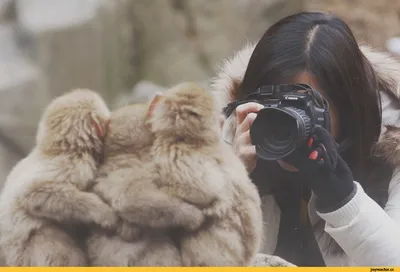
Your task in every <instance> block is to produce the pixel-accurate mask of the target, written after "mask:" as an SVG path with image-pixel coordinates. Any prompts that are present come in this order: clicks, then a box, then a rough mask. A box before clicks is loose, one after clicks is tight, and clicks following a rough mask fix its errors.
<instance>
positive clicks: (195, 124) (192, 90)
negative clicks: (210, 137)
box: [147, 82, 219, 138]
mask: <svg viewBox="0 0 400 272" xmlns="http://www.w3.org/2000/svg"><path fill="white" fill-rule="evenodd" d="M150 115H151V116H150V117H149V119H148V122H147V123H148V124H149V127H150V128H151V130H152V131H153V132H154V133H155V134H156V137H157V136H172V137H174V136H176V137H184V138H204V137H206V134H207V133H209V132H210V131H212V132H215V131H216V130H215V129H216V128H217V127H219V119H218V115H217V114H216V111H215V107H214V100H213V97H212V94H211V93H210V92H208V91H206V90H205V89H203V88H201V87H200V86H199V85H197V84H195V83H191V82H186V83H181V84H178V85H176V86H174V87H172V88H171V89H168V90H167V91H166V92H165V93H164V94H162V95H159V96H157V97H156V99H155V100H153V103H152V105H151V107H150Z"/></svg>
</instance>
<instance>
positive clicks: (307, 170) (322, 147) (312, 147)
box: [291, 126, 356, 213]
mask: <svg viewBox="0 0 400 272" xmlns="http://www.w3.org/2000/svg"><path fill="white" fill-rule="evenodd" d="M337 146H338V145H337V144H336V142H334V140H333V139H332V137H331V135H330V133H329V132H328V131H327V130H326V129H324V128H322V127H320V126H318V127H316V129H315V132H314V134H313V135H312V136H311V137H310V138H309V140H308V143H307V144H306V145H304V147H302V148H301V149H299V154H298V155H297V158H298V159H297V160H296V162H294V163H292V162H291V163H292V164H293V166H295V167H296V168H298V169H299V173H298V174H299V175H301V176H302V178H303V179H304V180H305V182H306V183H307V185H308V186H309V187H310V188H311V190H312V191H313V192H314V194H315V195H316V196H317V202H316V205H317V210H318V211H319V212H323V213H326V212H332V211H335V210H337V209H339V208H341V207H343V206H344V205H345V204H346V203H347V202H349V201H350V200H351V199H352V198H353V196H354V194H355V192H356V186H355V184H354V182H353V175H352V172H351V170H350V168H349V167H348V165H347V164H346V162H345V161H344V160H343V159H342V158H341V157H340V155H339V153H338V151H337Z"/></svg>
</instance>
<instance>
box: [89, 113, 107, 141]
mask: <svg viewBox="0 0 400 272" xmlns="http://www.w3.org/2000/svg"><path fill="white" fill-rule="evenodd" d="M91 119H92V125H93V126H94V128H95V129H96V132H97V137H99V138H102V137H103V136H104V134H105V131H104V129H103V126H102V125H101V124H100V121H99V120H98V119H97V118H95V117H94V116H91Z"/></svg>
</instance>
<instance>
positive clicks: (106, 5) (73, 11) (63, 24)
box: [16, 0, 135, 101]
mask: <svg viewBox="0 0 400 272" xmlns="http://www.w3.org/2000/svg"><path fill="white" fill-rule="evenodd" d="M16 1H17V2H16V10H17V20H18V25H19V32H20V40H21V43H23V44H24V46H25V47H24V49H25V51H26V52H28V53H29V56H30V57H31V59H32V60H33V62H34V63H35V64H37V65H38V67H39V68H40V69H41V70H42V71H43V73H44V74H45V75H46V89H47V93H48V95H49V98H53V97H54V96H58V95H60V94H62V93H64V92H65V91H67V90H69V89H71V88H77V87H84V88H90V89H93V90H96V91H98V92H100V93H101V94H102V95H103V96H104V97H105V98H106V99H107V100H108V101H110V100H111V99H112V98H113V96H114V95H115V94H116V93H115V92H116V91H119V90H122V89H123V87H124V84H125V83H126V82H125V81H127V80H126V78H127V77H128V76H127V75H131V73H126V71H128V70H129V69H130V68H131V59H130V57H129V54H130V53H128V52H135V47H134V44H133V39H134V38H133V31H132V33H131V31H130V29H129V27H132V25H133V23H132V21H128V19H129V18H131V17H132V16H130V13H127V14H125V13H124V12H126V11H127V10H129V7H130V6H132V3H131V1H127V0H115V1H108V0H86V1H81V0H68V1H65V0H16ZM131 20H133V19H131ZM127 27H128V29H126V28H127ZM127 82H128V83H130V82H129V81H127ZM130 84H131V83H130Z"/></svg>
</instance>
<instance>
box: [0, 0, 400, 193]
mask: <svg viewBox="0 0 400 272" xmlns="http://www.w3.org/2000/svg"><path fill="white" fill-rule="evenodd" d="M300 10H325V11H332V12H334V13H336V14H337V15H339V16H341V17H342V18H343V19H344V20H345V21H346V22H348V23H349V25H350V26H351V28H352V30H353V31H354V33H355V35H356V37H357V38H358V39H359V41H363V42H366V43H369V44H371V45H372V46H374V47H376V48H378V49H380V50H385V51H388V50H389V51H392V52H394V53H396V52H397V51H398V50H399V49H398V47H399V46H398V45H397V44H398V40H397V38H396V37H397V36H400V0H0V187H1V184H2V181H3V180H4V179H5V178H6V176H7V174H8V173H9V171H10V170H11V167H12V166H13V165H14V164H15V163H16V162H17V161H18V160H20V159H21V158H22V157H24V156H26V155H27V153H28V152H29V151H30V149H31V147H32V146H33V143H34V139H35V133H36V126H37V122H38V119H39V117H40V114H41V112H42V110H43V108H44V107H45V106H46V105H47V104H48V103H49V101H50V100H51V99H52V98H54V97H55V96H57V95H60V94H61V93H63V92H65V91H67V90H69V89H71V88H77V87H84V88H91V89H94V90H96V91H98V92H100V93H101V94H102V95H103V96H104V98H105V99H106V100H107V102H108V104H109V105H110V107H111V108H115V107H117V106H119V105H121V104H125V103H129V102H132V101H143V100H146V99H147V97H149V96H151V95H152V94H153V93H154V92H156V91H158V90H161V89H163V88H165V87H168V86H171V85H173V84H176V83H178V82H180V81H186V80H193V81H196V82H199V83H200V84H204V85H205V86H206V85H207V82H208V80H209V79H210V77H212V76H214V75H215V72H216V70H217V68H218V64H220V63H221V61H222V60H223V59H224V58H226V57H228V56H231V55H232V53H233V52H234V50H236V49H238V48H240V47H241V46H242V45H244V44H245V43H246V42H248V41H257V39H258V38H259V37H260V36H261V35H262V34H263V32H264V31H265V30H266V29H267V28H268V27H269V26H270V25H271V24H272V23H274V22H276V21H277V20H279V19H281V18H282V17H284V16H287V15H289V14H291V13H294V12H297V11H300Z"/></svg>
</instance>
